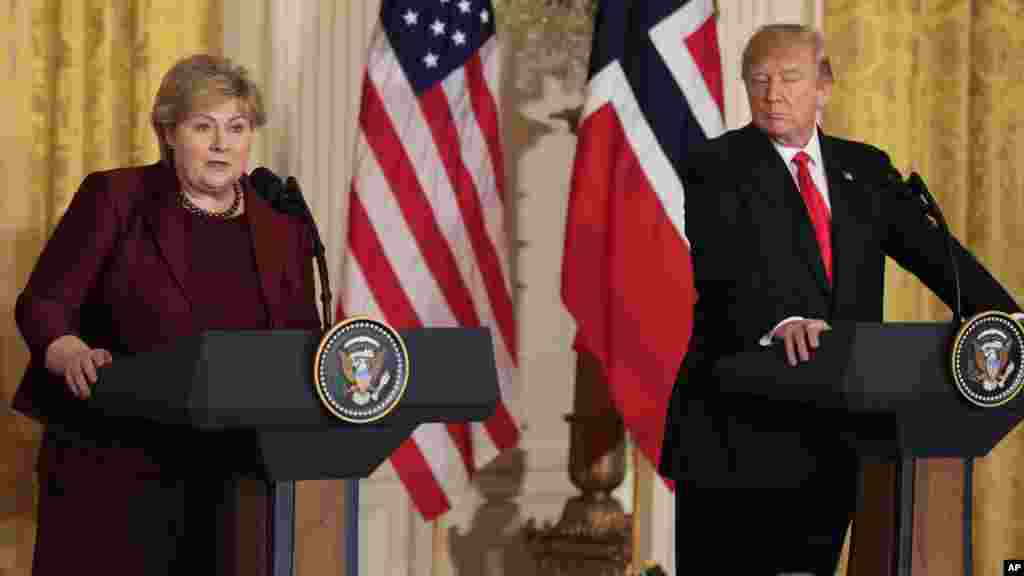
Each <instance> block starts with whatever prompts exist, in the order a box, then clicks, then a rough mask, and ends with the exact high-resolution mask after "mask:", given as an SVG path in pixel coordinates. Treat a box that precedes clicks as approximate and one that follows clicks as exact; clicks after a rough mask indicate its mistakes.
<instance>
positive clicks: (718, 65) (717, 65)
mask: <svg viewBox="0 0 1024 576" xmlns="http://www.w3.org/2000/svg"><path fill="white" fill-rule="evenodd" d="M685 43H686V48H687V49H688V50H689V51H690V55H691V56H693V60H694V62H696V63H697V68H698V69H699V70H700V74H701V76H703V77H704V83H705V84H707V87H708V91H709V92H711V97H712V98H713V99H714V100H715V104H717V105H718V113H719V114H721V115H722V117H723V118H724V117H725V97H724V96H723V90H722V56H721V54H720V53H719V51H718V32H717V31H716V29H715V18H714V16H710V17H708V19H707V20H705V21H704V23H703V24H701V26H700V28H698V29H697V30H695V31H694V32H693V34H690V35H689V36H687V37H686V39H685Z"/></svg>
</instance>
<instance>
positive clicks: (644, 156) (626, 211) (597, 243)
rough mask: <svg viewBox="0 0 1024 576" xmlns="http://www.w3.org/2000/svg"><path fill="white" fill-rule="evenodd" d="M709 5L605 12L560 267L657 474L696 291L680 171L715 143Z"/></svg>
mask: <svg viewBox="0 0 1024 576" xmlns="http://www.w3.org/2000/svg"><path fill="white" fill-rule="evenodd" d="M722 117H723V106H722V71H721V57H720V56H719V51H718V39H717V33H716V31H715V20H714V16H713V9H712V5H711V0H691V1H688V2H687V1H679V0H650V1H642V0H634V1H632V2H623V1H621V0H607V1H602V2H601V5H600V12H599V14H598V20H597V26H596V28H595V33H594V48H593V53H592V54H591V62H590V79H589V83H588V85H587V97H586V103H585V105H584V110H583V116H582V118H581V122H580V128H579V140H578V141H577V145H576V159H575V166H574V168H573V177H572V189H571V192H570V198H569V212H568V217H567V223H566V235H565V255H564V259H563V262H562V299H563V301H564V302H565V306H566V308H567V309H568V310H569V312H570V314H572V316H573V318H574V319H575V320H576V323H577V326H578V332H577V335H576V348H577V349H584V350H587V351H589V352H590V353H591V354H593V355H594V356H595V357H596V358H597V359H598V360H599V362H600V363H601V365H602V368H603V372H604V376H605V379H606V381H607V383H608V386H609V389H610V391H611V396H612V400H613V402H614V403H615V405H616V408H617V409H618V410H619V411H620V412H621V414H622V418H623V421H624V423H625V425H626V428H627V429H628V430H629V431H630V433H631V435H632V437H633V439H634V441H635V442H636V444H637V446H638V447H639V449H640V450H641V452H642V453H643V454H644V455H645V456H646V457H647V458H648V459H649V460H650V461H651V462H653V463H654V464H655V465H656V464H657V463H658V459H659V455H660V453H661V441H662V432H663V429H664V417H665V413H666V410H667V407H668V400H669V396H670V395H671V392H672V385H673V382H674V380H675V376H676V372H677V371H678V369H679V365H680V363H681V362H682V358H683V356H684V355H685V353H686V348H687V345H688V343H689V338H690V332H691V328H692V320H693V303H694V301H695V299H696V292H695V290H694V286H693V275H692V269H691V264H690V252H689V243H688V241H687V239H686V233H685V230H684V229H683V214H684V210H685V207H686V204H685V199H684V192H685V191H684V190H683V184H682V181H681V179H680V175H679V173H678V172H677V168H678V167H680V166H681V165H682V164H683V162H684V161H685V160H686V154H687V150H688V149H689V148H690V147H692V146H693V145H695V144H698V143H700V142H703V141H705V140H706V139H708V138H711V137H714V136H717V135H719V134H720V133H721V132H722V131H723V122H722Z"/></svg>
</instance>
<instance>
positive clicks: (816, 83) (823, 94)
mask: <svg viewBox="0 0 1024 576" xmlns="http://www.w3.org/2000/svg"><path fill="white" fill-rule="evenodd" d="M814 56H815V55H814V46H813V45H807V44H793V45H790V46H778V47H772V48H770V49H768V50H766V51H765V52H764V53H763V54H761V55H760V57H759V58H757V59H756V60H754V62H753V64H752V65H751V67H750V72H749V74H748V77H747V80H746V86H747V97H748V98H749V99H750V114H751V116H752V117H753V121H754V125H755V126H757V127H758V128H760V129H761V130H762V131H763V132H765V133H766V134H768V136H770V137H771V138H772V139H773V140H775V141H777V142H780V143H781V144H784V145H786V146H796V147H803V146H804V145H806V144H807V142H808V141H809V140H810V138H811V135H812V134H813V133H814V128H815V126H816V125H817V117H818V116H817V113H818V105H819V101H820V102H821V104H822V105H824V103H825V100H826V99H827V98H828V95H829V92H830V90H831V83H830V82H828V81H827V80H825V79H823V78H819V74H818V65H817V62H816V61H815V57H814Z"/></svg>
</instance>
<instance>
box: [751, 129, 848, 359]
mask: <svg viewBox="0 0 1024 576" xmlns="http://www.w3.org/2000/svg"><path fill="white" fill-rule="evenodd" d="M772 145H773V146H775V151H776V152H778V153H779V156H782V161H783V162H784V163H785V164H786V167H787V168H789V174H790V175H791V176H792V177H793V183H794V184H796V187H797V190H799V189H800V180H799V178H797V172H798V170H799V168H798V167H797V165H796V162H794V161H793V158H794V157H796V155H797V154H798V153H799V152H800V151H803V152H806V153H807V155H808V156H810V157H811V161H810V162H808V163H807V168H808V170H809V171H810V172H811V180H813V181H814V185H815V186H816V187H817V188H818V192H820V193H821V196H822V198H824V199H825V206H826V207H827V208H828V211H829V215H830V216H831V213H832V201H831V199H830V197H829V193H828V178H826V177H825V161H824V160H823V159H822V157H821V140H820V139H819V138H818V130H815V131H814V133H812V134H811V139H810V140H809V141H808V142H807V145H805V146H804V147H803V148H797V147H795V146H786V145H784V144H780V143H779V142H776V141H774V140H772ZM803 319H804V317H803V316H790V317H789V318H783V319H782V320H781V321H780V322H779V323H778V324H776V325H775V327H774V328H772V329H771V331H769V332H768V333H767V334H765V335H764V336H762V337H761V339H760V340H759V341H758V342H759V343H760V344H761V346H771V345H772V337H774V336H775V331H776V330H778V329H779V326H782V325H783V324H785V323H786V322H789V321H790V320H803Z"/></svg>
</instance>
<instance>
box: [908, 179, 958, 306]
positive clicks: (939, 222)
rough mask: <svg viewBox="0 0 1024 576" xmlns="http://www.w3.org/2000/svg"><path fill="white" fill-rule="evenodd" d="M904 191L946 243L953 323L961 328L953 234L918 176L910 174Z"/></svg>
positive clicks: (937, 205) (936, 203) (933, 198)
mask: <svg viewBox="0 0 1024 576" xmlns="http://www.w3.org/2000/svg"><path fill="white" fill-rule="evenodd" d="M904 189H905V190H906V191H907V192H908V193H909V194H910V196H911V198H913V199H915V200H916V201H917V202H918V203H919V204H920V206H921V209H922V212H923V214H924V215H925V216H927V217H928V218H929V219H930V220H931V223H932V225H933V226H934V227H936V228H938V229H939V230H940V232H941V233H942V236H943V240H944V241H945V243H946V253H947V254H948V255H949V264H950V266H951V267H952V268H951V269H952V271H953V301H954V308H953V321H954V323H955V325H956V326H961V325H963V322H964V316H963V303H962V299H961V296H960V269H959V267H958V266H957V260H956V254H955V253H954V252H953V234H952V233H951V232H950V231H949V225H948V224H946V218H945V216H943V215H942V210H940V209H939V203H938V202H936V201H935V197H934V196H932V194H931V192H929V191H928V186H926V185H925V183H924V180H923V179H922V178H921V175H920V174H918V173H917V172H911V173H910V176H909V177H908V178H907V182H906V184H905V186H904Z"/></svg>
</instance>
